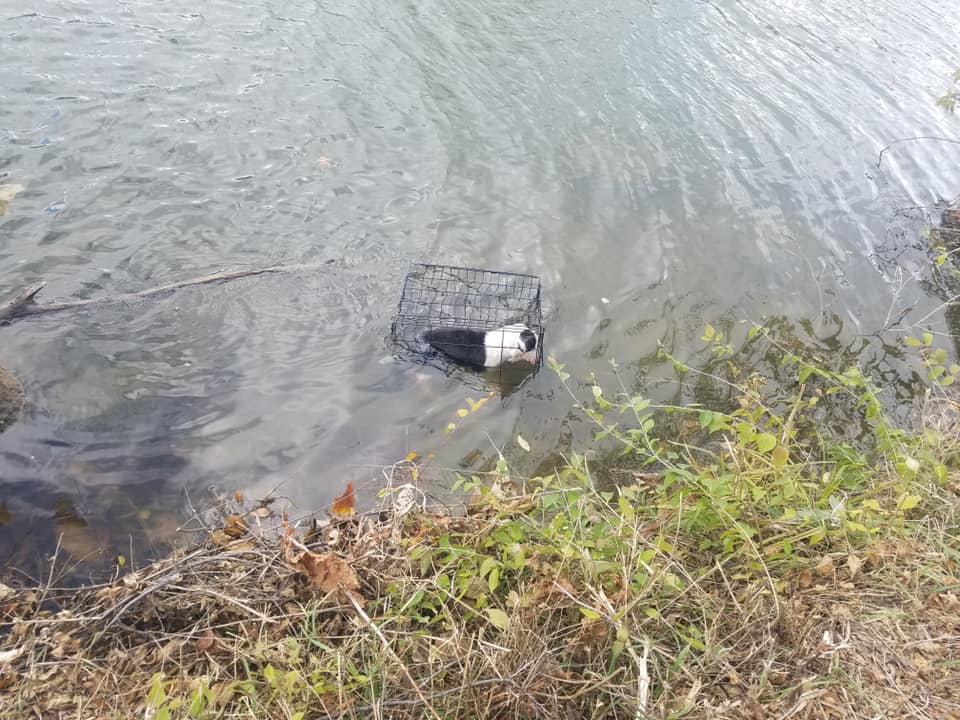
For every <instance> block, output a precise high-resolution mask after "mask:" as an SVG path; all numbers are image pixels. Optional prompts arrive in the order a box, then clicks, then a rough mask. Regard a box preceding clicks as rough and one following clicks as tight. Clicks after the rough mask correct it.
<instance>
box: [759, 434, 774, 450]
mask: <svg viewBox="0 0 960 720" xmlns="http://www.w3.org/2000/svg"><path fill="white" fill-rule="evenodd" d="M776 446H777V438H775V437H774V436H773V435H771V434H770V433H760V434H759V435H757V449H758V450H759V451H760V452H762V453H765V452H770V451H771V450H773V449H774V448H775V447H776Z"/></svg>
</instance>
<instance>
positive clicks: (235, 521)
mask: <svg viewBox="0 0 960 720" xmlns="http://www.w3.org/2000/svg"><path fill="white" fill-rule="evenodd" d="M223 532H225V533H226V534H227V535H229V536H230V537H232V538H234V539H236V538H242V537H243V536H244V535H246V534H247V524H246V523H245V522H244V521H243V518H242V517H241V516H240V515H230V516H228V517H227V523H226V525H224V527H223Z"/></svg>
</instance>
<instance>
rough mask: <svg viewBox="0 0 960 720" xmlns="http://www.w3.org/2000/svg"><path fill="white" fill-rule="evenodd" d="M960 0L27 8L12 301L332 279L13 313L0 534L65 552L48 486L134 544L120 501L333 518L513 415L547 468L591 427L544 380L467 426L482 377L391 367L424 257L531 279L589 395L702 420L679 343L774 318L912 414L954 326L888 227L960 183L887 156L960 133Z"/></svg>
mask: <svg viewBox="0 0 960 720" xmlns="http://www.w3.org/2000/svg"><path fill="white" fill-rule="evenodd" d="M952 12H953V8H952V6H951V4H950V3H949V2H947V0H941V1H937V0H920V1H919V2H905V0H882V2H880V3H879V4H874V5H871V6H870V7H869V8H867V7H860V6H854V5H851V4H850V3H842V2H827V3H823V2H808V1H801V2H793V1H791V2H782V1H775V2H768V3H763V4H762V6H761V5H758V6H756V7H754V6H747V5H744V4H743V3H738V2H734V1H733V0H719V1H718V2H713V3H666V4H664V3H660V4H656V3H641V4H637V3H623V2H619V1H614V2H612V3H607V4H605V5H604V6H603V7H602V8H601V7H588V6H582V5H564V4H562V3H559V4H557V3H554V4H547V5H543V6H538V7H537V8H530V7H528V6H524V5H518V4H516V3H504V2H499V1H498V0H483V1H482V2H480V3H479V4H472V5H464V4H463V3H451V2H449V0H429V2H428V3H427V4H425V5H417V6H412V5H409V4H403V3H382V2H380V3H370V2H367V1H366V0H350V1H349V2H339V1H335V2H332V3H330V2H328V3H324V4H320V5H318V4H316V3H305V2H297V1H294V2H289V3H285V4H284V5H283V6H282V7H280V6H278V5H277V4H276V3H273V2H270V1H269V0H262V1H261V2H253V3H245V4H243V5H242V6H238V5H237V4H236V3H228V2H224V1H223V0H215V1H214V2H211V3H207V4H206V5H205V6H204V8H203V12H202V14H201V13H198V12H197V11H196V8H194V7H192V6H189V5H187V4H186V3H184V2H182V0H173V2H172V3H165V4H157V3H146V2H139V1H134V2H125V3H123V4H116V3H112V2H107V0H92V1H91V2H88V3H85V4H83V5H82V6H79V5H78V6H76V7H73V6H71V9H70V12H69V13H67V12H65V11H64V9H63V7H62V6H61V4H59V3H57V2H52V1H48V0H40V2H39V4H37V5H36V7H35V8H32V9H31V13H27V14H23V15H19V16H16V17H11V18H10V19H8V20H6V21H5V32H6V35H5V46H4V47H5V48H8V49H9V52H8V53H7V54H6V56H5V61H4V63H3V64H2V65H0V87H2V88H3V89H4V90H3V92H4V102H2V103H0V142H3V143H4V146H3V147H4V151H3V152H2V153H0V181H2V182H11V183H18V184H21V185H23V186H24V187H25V190H24V191H23V192H22V193H20V194H18V196H17V198H16V203H15V205H14V206H13V212H12V214H11V215H9V216H6V217H4V218H3V219H0V294H2V295H4V296H5V295H6V294H8V293H10V292H13V291H14V290H16V289H18V288H21V287H23V286H24V285H26V284H28V283H31V282H35V281H38V280H45V281H47V282H48V286H47V289H46V291H45V294H46V296H47V297H48V298H50V299H53V298H57V297H63V296H71V297H78V296H92V295H99V294H106V293H119V292H124V291H131V290H140V289H143V288H145V287H149V286H152V285H156V284H159V283H163V282H168V281H172V280H175V279H181V278H184V277H189V276H193V275H196V274H200V273H203V272H206V271H212V270H216V269H220V268H224V267H230V268H234V267H252V266H264V265H273V264H277V263H279V262H288V261H289V262H322V261H324V260H327V259H330V258H333V259H335V261H336V262H335V263H334V264H332V265H331V266H329V268H328V269H326V270H324V271H320V272H315V273H304V274H299V275H297V274H294V275H291V276H289V277H283V278H262V279H259V280H256V281H251V282H245V283H238V284H231V285H229V286H223V287H219V288H209V289H206V290H203V291H196V292H193V291H190V292H186V293H179V294H177V295H175V296H171V297H168V298H163V299H159V300H156V301H153V302H151V303H144V304H138V305H136V306H130V307H126V308H114V309H111V310H105V311H101V310H98V311H97V312H96V313H80V314H77V315H74V316H69V317H68V316H63V317H60V318H57V319H50V320H42V321H40V320H38V321H30V322H24V323H19V324H17V325H16V326H11V327H10V328H0V343H2V350H3V358H4V364H5V365H6V366H8V367H9V368H10V369H11V370H12V371H13V372H14V373H15V374H16V375H17V376H18V377H19V378H20V379H21V380H22V381H23V382H24V384H25V386H26V389H27V396H28V403H29V404H28V406H27V409H26V410H25V412H24V414H23V416H22V418H21V420H20V421H19V422H18V423H17V424H15V425H14V426H12V427H11V428H10V429H9V430H8V431H7V432H5V433H4V434H3V435H2V436H0V497H2V501H3V502H5V504H6V505H5V506H6V508H7V510H6V511H7V513H9V520H8V522H6V523H5V524H4V525H3V526H2V528H3V529H2V530H0V534H2V536H3V537H5V538H7V540H5V541H4V542H7V543H8V545H5V546H4V548H0V550H2V551H3V552H4V553H6V552H8V551H9V552H11V553H12V552H13V551H12V550H10V546H9V542H10V541H11V539H13V538H22V537H23V536H25V535H26V536H28V537H34V536H35V535H37V533H40V534H42V536H43V539H42V540H41V541H39V542H38V544H37V545H38V547H41V546H45V547H49V545H50V541H51V538H52V535H53V526H54V525H55V522H54V521H52V520H51V518H53V517H54V516H55V514H56V512H57V511H56V509H55V503H56V502H57V500H58V499H66V500H70V501H72V502H73V506H74V507H75V508H76V512H77V515H78V516H79V517H82V518H83V520H84V521H85V522H87V523H88V526H87V527H88V528H97V527H104V528H107V530H108V531H109V532H111V533H113V532H114V530H115V529H116V528H119V527H121V526H122V527H123V532H126V531H127V530H131V531H132V530H136V528H137V527H138V524H137V523H138V522H141V523H142V522H145V521H142V520H139V521H133V520H130V522H129V525H128V523H127V520H124V521H123V522H120V521H117V522H114V518H115V517H127V516H124V515H122V512H121V510H120V509H119V508H121V507H123V508H127V509H129V508H131V507H134V508H137V512H136V513H133V514H132V515H130V517H131V518H132V517H134V516H136V517H140V515H139V514H142V513H147V514H149V515H150V516H151V517H155V516H156V515H157V514H158V513H160V512H166V513H173V514H175V513H177V512H179V511H180V508H181V503H182V501H183V500H182V499H183V496H184V494H183V493H184V490H187V491H189V492H190V493H194V494H196V493H199V492H201V491H202V490H203V489H204V488H206V487H207V486H208V485H210V484H216V485H218V486H221V487H224V489H226V490H228V491H229V490H232V489H234V488H241V489H248V491H249V492H256V491H257V490H258V489H272V488H274V487H277V486H278V485H279V486H281V487H282V488H283V492H285V493H286V494H288V495H289V496H290V497H291V498H292V499H293V500H294V501H295V502H297V503H298V504H300V505H302V506H304V507H318V506H321V505H323V504H324V503H326V502H329V500H330V499H332V497H334V496H335V495H337V494H339V492H341V491H342V488H343V485H344V483H345V482H346V481H347V480H354V481H355V482H356V484H357V485H358V487H361V488H363V490H361V492H360V496H359V498H358V499H359V501H360V502H363V501H364V500H367V501H370V500H372V499H374V496H373V492H374V489H373V488H374V487H375V485H376V483H377V482H378V481H379V478H380V476H379V471H378V470H376V469H375V468H377V466H378V465H382V464H388V463H392V462H394V461H395V460H396V459H397V458H399V457H403V455H405V454H406V452H407V451H408V450H411V449H416V450H418V451H421V452H429V451H430V450H432V449H437V448H440V447H442V448H443V452H444V453H445V454H447V455H446V457H447V458H448V460H447V461H446V462H448V463H449V464H454V463H455V462H456V461H457V460H458V459H462V458H473V459H475V461H474V460H471V462H470V463H469V466H470V467H471V468H475V467H480V466H482V464H483V462H485V461H486V460H487V459H489V458H491V457H493V456H495V455H496V453H497V452H498V451H499V450H500V449H501V448H503V447H504V446H505V445H506V444H507V443H509V442H511V440H512V438H514V437H515V435H516V433H517V432H518V431H520V432H522V434H523V436H524V437H525V438H526V439H527V440H528V441H530V443H531V445H532V447H533V448H534V449H533V451H532V452H531V453H529V454H526V455H521V456H518V458H517V462H518V463H520V465H521V467H520V469H521V470H532V469H534V468H535V467H536V466H537V464H538V463H539V462H541V461H542V460H543V459H544V458H545V457H548V456H550V454H551V453H552V451H553V450H555V449H563V450H566V449H569V448H571V447H575V446H576V445H577V444H578V443H579V442H580V441H581V440H583V439H584V438H586V437H588V436H589V434H590V430H589V428H588V427H586V426H584V425H583V424H582V423H580V422H579V421H578V420H577V419H576V417H575V416H574V415H571V414H570V410H569V406H570V399H569V397H567V396H566V395H565V394H564V393H562V392H561V391H559V389H558V387H557V384H556V381H555V379H554V378H553V377H552V376H551V374H550V373H549V372H546V371H545V372H541V373H539V374H537V375H536V376H534V377H533V378H531V379H530V380H529V381H528V382H527V383H526V384H524V385H523V386H522V387H520V389H519V390H517V391H516V392H514V393H512V394H509V393H507V394H505V396H502V397H500V398H499V399H498V402H497V403H495V404H490V405H488V406H487V407H486V408H485V409H484V412H483V413H482V414H477V415H474V416H471V417H470V423H466V422H465V423H463V425H462V427H461V428H459V430H458V432H457V433H454V434H453V436H452V437H447V436H446V435H445V434H444V428H445V427H446V426H447V425H448V423H450V422H451V421H453V419H455V418H456V417H457V415H456V410H457V409H458V408H459V407H462V406H463V404H464V403H465V401H466V397H467V396H472V397H474V399H476V394H477V392H478V391H477V390H475V389H472V388H469V387H466V386H465V385H464V384H463V383H462V382H461V381H460V379H458V378H456V377H446V376H444V375H442V374H439V373H437V374H431V373H426V378H423V377H421V371H420V369H419V368H417V367H414V366H412V365H409V364H405V363H403V362H396V360H395V359H394V358H393V354H394V349H393V348H392V347H391V346H390V344H389V325H390V317H391V313H392V311H393V309H394V307H395V306H396V302H397V297H398V293H399V290H400V287H401V284H402V280H403V277H404V275H405V273H406V271H407V270H408V269H409V267H410V265H411V263H413V262H415V261H425V262H442V263H446V264H452V265H467V266H474V267H486V268H491V269H500V270H514V271H520V272H531V273H534V274H536V275H538V276H539V277H541V278H542V280H543V283H544V288H543V296H544V299H545V302H546V303H549V305H550V307H549V309H547V313H546V320H547V326H548V328H547V333H546V348H545V349H546V352H547V354H553V355H556V356H557V357H559V358H560V359H561V360H562V361H564V362H566V363H567V369H568V371H569V372H570V373H571V375H572V377H573V378H574V382H575V383H576V382H580V381H584V380H586V379H587V378H589V374H590V373H591V372H594V371H596V372H603V370H604V368H605V367H606V365H605V363H606V360H607V359H608V358H610V357H614V358H616V359H617V360H618V361H619V362H620V363H621V364H622V365H623V366H624V367H625V368H626V371H625V372H626V373H627V375H626V382H627V383H628V385H635V386H636V387H637V388H638V389H643V388H646V391H650V388H655V391H656V392H657V393H661V394H663V395H664V396H665V397H670V398H673V400H674V401H676V402H682V401H687V400H689V399H691V396H690V394H689V392H688V391H686V390H680V389H678V388H677V387H676V386H675V385H668V384H664V385H662V386H658V385H657V382H658V380H661V379H664V378H665V377H666V375H667V374H668V368H667V367H665V366H664V364H663V362H662V360H659V359H657V357H656V351H657V346H658V343H663V344H664V345H665V346H666V347H668V348H670V349H671V351H673V352H675V353H677V354H678V355H680V356H682V357H684V358H687V357H691V358H694V357H696V356H697V355H698V353H700V351H701V348H702V343H701V342H700V340H699V338H700V336H701V334H702V331H703V327H704V325H705V323H706V322H712V323H714V324H717V325H719V324H721V323H724V322H726V323H727V324H728V325H729V326H730V328H731V332H736V330H735V328H738V327H740V325H738V323H739V322H740V321H742V320H748V321H749V320H760V319H762V318H763V317H767V316H778V317H783V318H785V319H786V320H788V321H789V322H790V323H793V324H794V325H795V326H796V329H795V330H794V332H796V333H797V334H798V336H802V337H803V338H804V340H805V341H810V342H812V343H813V344H814V346H816V347H820V348H822V349H823V352H824V353H829V354H835V355H838V356H839V355H843V356H846V355H847V354H856V355H859V356H861V357H862V358H863V361H864V362H865V363H866V364H868V365H870V366H871V367H873V368H875V369H876V371H877V373H878V376H879V377H882V378H883V380H884V382H885V383H888V384H889V385H890V386H891V387H892V388H895V393H896V396H897V397H906V396H908V395H909V392H910V387H909V385H910V382H911V377H912V375H911V373H912V372H913V371H914V368H913V367H912V365H911V364H910V363H909V362H907V361H901V359H900V358H898V357H896V353H895V348H896V346H895V345H894V344H892V343H891V333H892V335H893V336H894V337H896V336H897V334H898V332H899V331H895V328H896V327H900V328H907V327H909V326H910V325H911V323H914V322H916V321H917V320H918V319H921V318H924V317H925V316H927V315H928V314H930V313H932V314H931V315H930V317H929V318H927V319H925V321H924V324H926V325H930V326H931V328H932V329H933V330H936V331H940V330H945V329H947V324H946V323H947V322H948V321H949V322H953V321H952V320H951V319H949V318H945V317H944V315H943V311H942V310H937V308H938V306H939V305H941V303H942V302H943V300H942V298H944V297H945V295H944V292H950V291H949V289H946V288H944V289H940V288H936V287H934V286H933V285H930V284H925V283H927V278H926V275H925V274H924V273H925V270H924V268H926V267H927V266H928V264H929V258H928V257H927V256H926V250H925V249H924V248H921V247H920V246H917V245H916V244H915V243H914V242H913V241H914V240H915V239H916V237H917V233H916V227H915V226H914V225H913V224H911V223H913V221H914V219H912V218H902V219H901V218H897V217H896V216H895V215H894V214H893V212H894V210H895V209H896V208H900V207H913V206H922V207H926V206H928V205H929V204H930V203H931V202H932V200H933V199H934V198H935V197H936V196H937V195H941V196H944V197H950V196H953V195H954V194H955V193H956V191H957V188H958V187H960V163H957V162H956V155H955V153H954V152H953V150H954V148H949V149H948V148H944V147H938V146H936V145H935V144H932V143H926V144H910V143H901V144H898V145H897V146H896V147H895V148H894V149H892V150H891V151H890V152H889V153H887V154H886V155H885V157H884V162H883V164H882V166H881V167H880V168H877V167H876V157H877V152H878V151H879V149H880V148H881V147H883V146H885V145H887V144H889V143H890V141H891V140H893V139H895V138H897V137H907V136H913V135H918V134H930V135H951V134H954V135H955V134H956V131H957V130H958V129H960V126H958V123H960V119H958V118H955V117H950V116H948V115H945V114H944V113H943V112H942V111H941V110H939V109H938V108H936V106H935V105H934V99H935V96H936V94H937V93H938V92H940V91H941V85H942V84H943V82H944V81H945V79H946V78H947V77H948V76H949V74H950V72H952V71H953V70H954V67H953V61H952V60H951V59H950V58H945V57H943V53H942V48H944V47H950V46H951V43H952V42H953V35H952V33H951V30H950V28H949V27H948V24H945V23H943V21H942V19H943V18H944V17H950V16H951V13H952ZM901 223H902V224H901ZM898 231H902V232H900V234H897V233H898ZM900 278H902V279H904V282H900ZM921 279H922V282H921ZM891 308H892V309H891ZM804 318H807V319H809V322H808V323H807V324H806V326H803V325H799V323H800V321H801V320H803V319H804ZM881 329H885V330H886V333H887V334H885V335H876V333H878V332H879V331H880V330H881ZM771 372H776V370H775V369H771ZM905 384H906V385H905ZM702 392H704V393H706V392H708V389H706V388H704V389H702ZM478 453H479V455H478ZM372 468H373V469H372ZM364 492H366V493H367V494H366V495H364V494H363V493H364ZM123 512H127V510H123ZM138 513H139V514H138ZM30 518H34V520H31V519H30ZM37 519H39V520H37ZM37 522H41V523H43V529H42V531H41V530H40V529H39V527H40V526H39V525H38V524H36V523H37ZM116 534H118V535H119V534H122V533H121V532H120V531H117V532H116ZM98 542H99V540H98ZM117 542H118V541H117V540H115V539H113V537H112V535H111V538H110V539H109V544H111V545H114V544H117ZM124 543H125V544H126V545H129V542H128V541H126V540H124ZM18 552H19V551H18ZM111 552H115V551H114V550H111ZM18 556H19V555H18Z"/></svg>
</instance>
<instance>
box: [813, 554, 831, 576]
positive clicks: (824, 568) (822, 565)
mask: <svg viewBox="0 0 960 720" xmlns="http://www.w3.org/2000/svg"><path fill="white" fill-rule="evenodd" d="M835 569H836V568H834V566H833V558H832V557H830V556H829V555H827V556H824V558H823V559H822V560H820V562H818V563H817V566H816V567H815V568H814V570H816V571H817V574H819V575H829V574H830V573H832V572H833V571H834V570H835Z"/></svg>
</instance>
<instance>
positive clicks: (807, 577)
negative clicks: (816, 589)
mask: <svg viewBox="0 0 960 720" xmlns="http://www.w3.org/2000/svg"><path fill="white" fill-rule="evenodd" d="M797 584H798V585H799V586H800V587H802V588H808V587H810V586H811V585H813V573H812V572H810V571H809V570H801V571H800V575H799V577H798V578H797Z"/></svg>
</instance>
